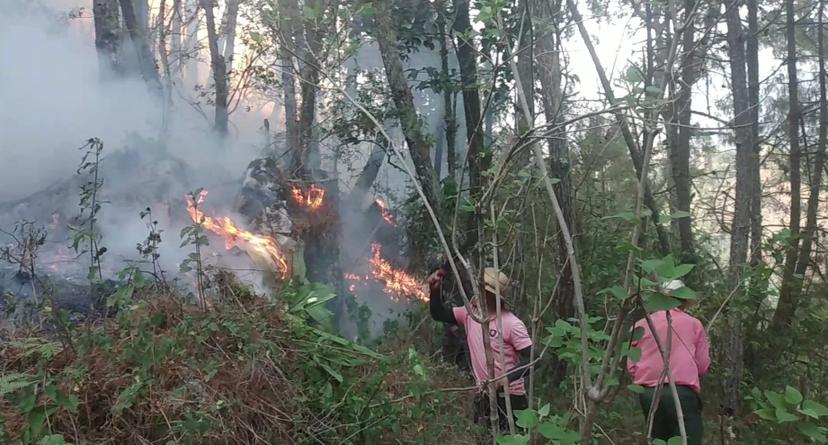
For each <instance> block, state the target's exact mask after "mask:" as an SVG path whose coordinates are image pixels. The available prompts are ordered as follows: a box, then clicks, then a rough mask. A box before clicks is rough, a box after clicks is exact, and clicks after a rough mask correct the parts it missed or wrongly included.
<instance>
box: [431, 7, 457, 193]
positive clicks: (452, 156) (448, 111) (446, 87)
mask: <svg viewBox="0 0 828 445" xmlns="http://www.w3.org/2000/svg"><path fill="white" fill-rule="evenodd" d="M447 8H448V5H447V4H446V2H445V1H443V2H442V3H441V4H440V8H439V10H438V11H437V31H438V33H439V35H440V83H441V88H442V89H443V122H444V124H443V125H444V126H445V133H446V138H445V141H446V165H447V166H448V175H449V177H450V178H454V177H455V173H456V172H457V160H456V155H457V153H456V147H455V146H456V144H457V115H456V113H455V107H454V103H455V101H456V100H457V96H456V95H455V93H454V86H453V85H452V79H451V74H450V72H449V66H448V45H446V39H449V38H450V36H449V35H448V34H447V33H446V18H445V14H446V9H447ZM452 99H454V100H452ZM435 158H436V159H435V165H436V167H435V168H436V169H437V176H438V178H439V176H440V170H441V169H442V153H441V154H440V155H435Z"/></svg>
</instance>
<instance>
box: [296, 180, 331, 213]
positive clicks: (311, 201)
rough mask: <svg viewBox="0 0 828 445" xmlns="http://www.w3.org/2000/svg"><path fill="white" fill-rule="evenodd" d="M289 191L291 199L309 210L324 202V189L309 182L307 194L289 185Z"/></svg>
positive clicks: (320, 205)
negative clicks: (291, 195)
mask: <svg viewBox="0 0 828 445" xmlns="http://www.w3.org/2000/svg"><path fill="white" fill-rule="evenodd" d="M291 192H292V193H293V200H294V201H296V203H297V204H299V205H302V206H305V207H307V208H309V209H311V210H316V209H318V208H320V207H322V204H323V203H324V202H325V189H323V188H320V187H317V186H316V185H315V184H311V186H310V188H309V189H308V193H307V194H305V193H303V192H302V189H301V188H299V187H296V186H291Z"/></svg>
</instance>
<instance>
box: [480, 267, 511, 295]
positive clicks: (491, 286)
mask: <svg viewBox="0 0 828 445" xmlns="http://www.w3.org/2000/svg"><path fill="white" fill-rule="evenodd" d="M483 282H484V283H485V289H486V291H487V292H491V293H492V294H495V295H497V290H498V286H500V298H502V299H504V300H506V299H508V296H509V277H507V276H506V274H505V273H503V272H501V271H499V270H497V269H495V268H494V267H487V268H486V269H484V270H483Z"/></svg>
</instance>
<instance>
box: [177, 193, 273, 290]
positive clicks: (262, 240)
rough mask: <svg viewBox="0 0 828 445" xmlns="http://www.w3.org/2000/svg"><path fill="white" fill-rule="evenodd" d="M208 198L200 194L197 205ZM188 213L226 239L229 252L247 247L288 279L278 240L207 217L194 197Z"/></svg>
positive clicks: (228, 220)
mask: <svg viewBox="0 0 828 445" xmlns="http://www.w3.org/2000/svg"><path fill="white" fill-rule="evenodd" d="M206 197H207V191H206V190H204V191H202V192H201V193H199V195H198V197H196V203H198V204H199V205H201V204H202V203H203V202H204V198H206ZM187 213H189V214H190V218H192V219H193V221H194V222H196V223H198V224H201V226H202V227H204V228H205V229H207V230H209V231H211V232H213V233H215V234H216V235H218V236H220V237H222V238H223V239H224V247H225V248H226V249H228V250H229V249H230V248H232V247H233V246H239V248H241V249H243V250H247V249H245V247H249V248H251V249H252V250H253V251H254V252H256V253H257V254H258V255H260V256H264V257H265V258H269V259H271V260H272V261H273V262H274V263H276V267H277V268H278V269H279V272H281V274H282V278H286V277H287V276H288V270H289V269H288V264H287V260H286V258H285V255H284V254H283V253H282V250H281V248H280V247H279V244H278V243H276V240H274V239H273V238H271V237H269V236H264V235H256V234H253V233H251V232H248V231H247V230H244V229H240V228H239V227H238V226H236V224H235V223H233V221H232V220H231V219H230V218H228V217H226V216H225V217H222V218H213V217H210V216H206V215H205V214H204V212H202V211H201V210H199V209H197V208H196V205H195V204H194V203H193V198H192V196H187ZM240 241H244V242H245V244H239V242H240Z"/></svg>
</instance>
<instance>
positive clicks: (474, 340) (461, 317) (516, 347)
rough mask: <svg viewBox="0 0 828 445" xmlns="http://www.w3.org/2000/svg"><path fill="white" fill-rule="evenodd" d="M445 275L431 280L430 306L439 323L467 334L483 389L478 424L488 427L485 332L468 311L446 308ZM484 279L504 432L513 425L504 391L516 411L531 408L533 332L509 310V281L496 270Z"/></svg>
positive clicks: (438, 272)
mask: <svg viewBox="0 0 828 445" xmlns="http://www.w3.org/2000/svg"><path fill="white" fill-rule="evenodd" d="M444 275H445V271H444V270H443V269H437V270H436V271H434V272H433V273H432V274H431V276H429V278H428V284H429V287H430V289H431V298H430V302H429V309H430V312H431V317H432V318H433V319H434V320H436V321H442V322H445V323H449V324H452V325H459V326H460V327H462V328H463V330H464V331H465V335H466V341H467V342H468V347H469V358H470V360H471V365H472V371H473V374H474V379H475V381H476V382H477V384H478V385H480V386H481V392H480V394H479V395H478V398H477V401H476V403H475V420H476V421H477V422H478V423H479V424H481V425H484V426H485V425H488V421H489V399H488V394H487V393H486V392H485V391H482V390H483V389H484V388H483V384H484V383H486V382H487V381H488V380H490V379H491V378H492V377H491V376H489V373H488V367H487V366H486V355H485V350H484V345H485V343H484V340H483V329H482V326H481V324H480V323H478V322H477V321H475V320H474V319H473V318H472V317H471V316H470V315H469V314H468V312H467V310H466V308H465V307H455V308H452V309H449V308H447V307H446V306H445V305H444V304H443V298H442V291H441V286H440V283H441V281H442V279H443V276H444ZM483 277H484V282H485V290H486V292H485V293H486V303H487V308H488V314H489V323H488V329H487V331H488V335H487V337H488V339H487V340H488V342H489V344H490V345H491V348H492V356H493V358H494V374H495V378H499V380H497V381H496V382H495V386H496V388H497V393H498V397H497V406H498V414H499V420H500V429H501V431H508V429H509V423H508V418H507V417H506V400H505V391H504V389H505V387H506V386H507V385H508V388H509V397H510V401H511V405H512V410H513V411H514V410H522V409H526V408H528V406H529V404H528V401H527V399H526V388H525V384H524V381H523V380H524V379H523V377H524V375H525V374H527V373H528V371H529V362H530V353H531V350H532V339H531V338H530V337H529V331H528V330H527V329H526V325H525V324H524V323H523V321H521V320H520V319H519V318H518V317H517V316H516V315H515V314H514V313H512V312H511V311H510V310H509V309H508V298H507V296H508V290H509V279H508V277H506V275H505V274H504V273H502V272H500V271H498V270H496V269H495V268H493V267H487V268H486V269H485V270H484V273H483ZM496 286H499V288H500V295H501V323H502V326H503V358H504V360H503V361H501V360H500V339H499V335H498V334H499V332H498V330H497V312H496V309H497V306H496V296H495V292H496V291H497V287H496ZM504 362H505V363H504Z"/></svg>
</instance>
